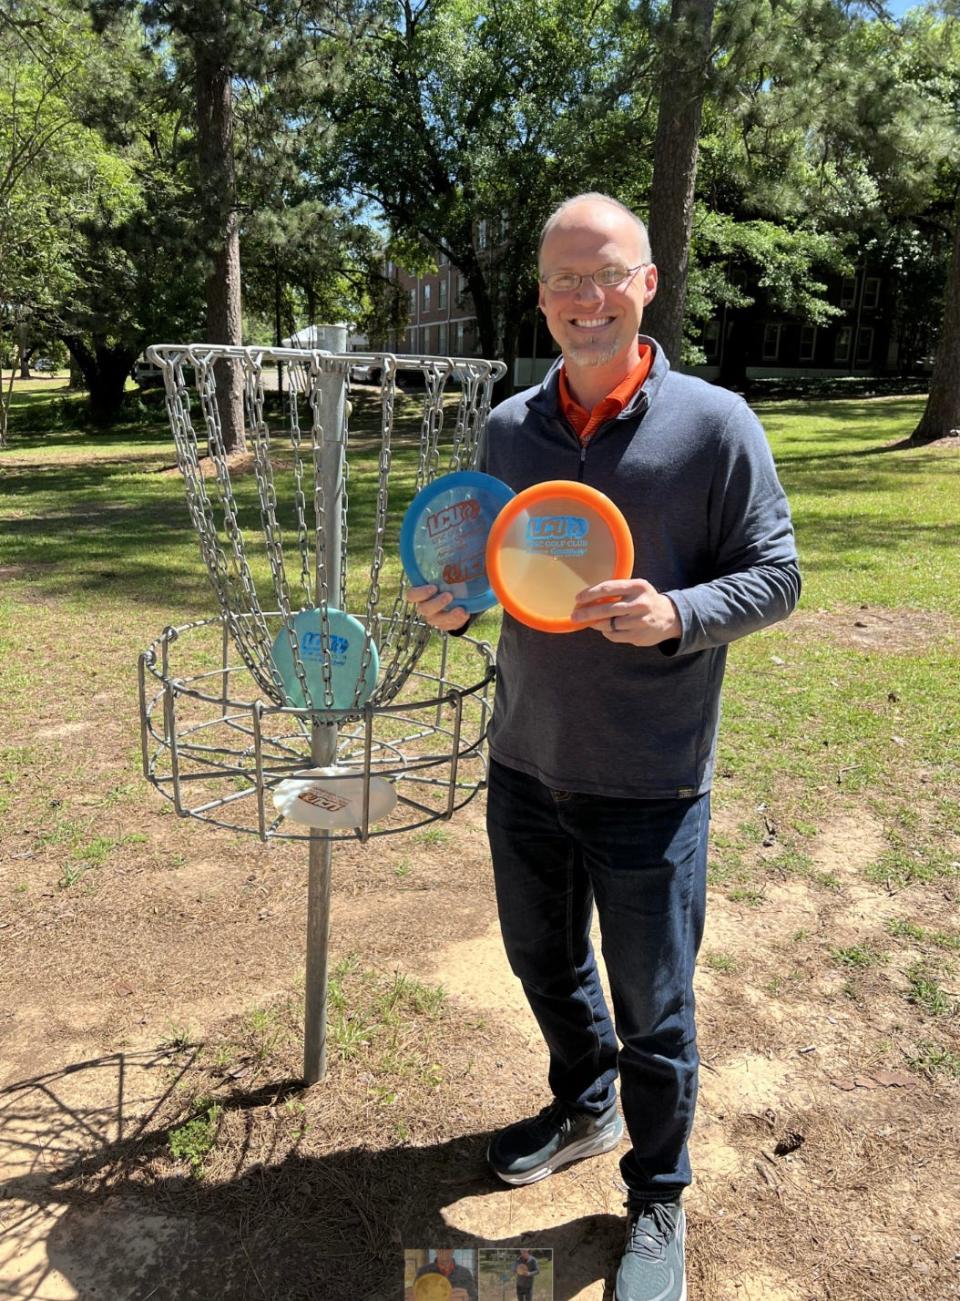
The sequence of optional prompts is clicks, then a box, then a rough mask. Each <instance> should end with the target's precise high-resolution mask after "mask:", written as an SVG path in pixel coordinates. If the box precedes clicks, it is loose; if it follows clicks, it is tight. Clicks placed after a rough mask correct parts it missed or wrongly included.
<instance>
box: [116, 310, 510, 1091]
mask: <svg viewBox="0 0 960 1301" xmlns="http://www.w3.org/2000/svg"><path fill="white" fill-rule="evenodd" d="M326 341H327V342H329V343H330V344H331V345H332V346H331V349H330V350H329V351H327V350H306V349H280V348H239V347H226V346H219V345H216V346H215V345H208V344H189V345H162V346H156V347H152V348H149V349H148V350H147V357H148V359H149V360H150V361H151V362H153V363H154V364H155V365H157V366H159V368H160V370H161V372H162V374H163V381H164V388H165V394H166V407H167V412H168V415H169V418H170V424H171V427H172V430H173V437H174V441H175V445H176V455H177V465H178V468H179V470H180V473H181V474H182V476H183V480H184V486H185V489H186V497H187V506H188V509H189V513H190V516H191V519H192V521H193V524H194V527H195V528H196V530H197V534H198V537H199V542H200V551H201V554H202V556H203V559H204V562H205V564H206V568H207V572H208V576H209V579H210V582H211V584H212V587H213V590H214V593H215V594H216V599H217V604H218V607H219V613H218V614H216V615H215V616H213V617H212V618H209V619H204V620H200V621H195V622H192V623H184V624H181V625H180V626H176V627H168V628H166V629H165V630H164V631H163V633H162V634H161V636H160V637H158V638H157V640H156V641H155V642H154V643H153V644H152V645H151V646H150V647H148V649H147V650H145V651H144V652H143V654H142V655H141V656H140V665H139V684H140V715H141V739H142V750H143V771H144V776H145V777H146V778H147V780H148V781H150V782H151V783H152V784H153V785H154V786H155V787H156V788H157V790H159V791H160V793H161V794H162V795H163V796H164V797H165V798H167V799H168V800H170V801H171V802H172V804H173V806H174V808H175V809H176V811H177V813H178V814H180V815H181V816H183V817H193V818H198V819H200V820H201V821H204V822H208V823H211V824H213V825H214V826H217V827H225V828H228V829H232V830H234V831H238V832H243V833H246V834H250V835H255V836H258V837H259V838H260V840H262V841H271V840H306V841H308V842H309V884H308V894H307V969H306V1013H305V1030H304V1078H305V1080H306V1082H307V1083H313V1082H314V1081H316V1080H318V1079H320V1078H321V1077H322V1075H323V1073H324V1069H325V1037H326V1020H325V1008H326V985H327V944H328V933H329V913H330V876H331V850H332V845H333V842H334V841H336V840H345V839H351V840H352V839H359V840H360V841H361V842H366V841H367V840H369V839H370V838H371V837H378V836H385V835H394V834H397V833H399V832H403V831H409V830H412V829H413V828H416V827H422V826H424V825H426V824H428V823H431V822H434V821H436V820H438V819H441V818H443V819H447V818H450V817H451V816H452V815H453V813H454V812H455V811H456V810H457V809H460V808H462V807H463V806H464V805H465V804H466V803H468V801H469V800H470V799H472V798H473V796H474V795H475V794H476V793H477V791H478V790H479V789H480V788H481V786H482V785H483V784H484V781H485V778H486V767H485V760H484V757H483V753H482V745H483V741H484V739H485V736H486V730H487V724H488V721H489V716H490V687H491V684H492V682H493V678H494V662H493V654H492V651H491V649H490V647H489V646H488V645H487V644H486V643H484V642H482V641H478V640H476V639H474V638H471V637H468V636H465V637H460V638H457V639H456V646H455V649H451V644H450V643H449V642H448V639H447V638H446V637H445V636H444V637H438V636H432V635H431V630H430V629H429V628H428V627H427V626H426V625H425V624H424V623H423V621H422V620H421V619H420V618H419V617H418V615H417V614H416V612H415V610H414V608H413V607H412V606H411V605H410V604H409V603H408V602H407V601H406V599H405V587H404V582H405V580H404V575H403V572H402V569H401V566H400V563H399V559H398V558H397V555H396V538H397V535H398V533H399V529H400V522H401V519H402V516H403V513H404V510H405V509H406V506H407V505H408V504H409V502H410V500H411V499H412V498H413V496H414V495H415V493H416V492H417V491H419V490H420V489H421V488H422V487H423V486H424V485H425V484H427V483H429V482H431V481H432V480H433V479H434V478H435V477H436V476H437V475H439V474H444V473H447V472H448V471H452V470H460V469H468V468H471V467H472V466H473V465H474V464H475V462H476V456H477V449H478V440H479V436H480V433H481V430H482V427H483V424H484V421H485V419H486V415H487V413H488V411H489V407H490V400H491V393H492V388H493V384H494V383H495V381H496V380H497V379H499V378H500V376H501V375H503V374H504V370H505V368H504V367H503V365H502V364H501V363H500V362H488V361H481V360H477V359H473V358H470V359H450V358H442V357H416V358H408V357H395V356H393V355H390V354H385V353H384V354H374V353H365V354H362V355H361V354H356V353H346V352H345V350H344V349H345V345H346V332H345V330H344V329H343V328H342V327H328V328H327V336H326ZM281 365H282V366H283V368H284V369H285V370H286V373H287V377H288V380H289V383H288V389H287V393H286V394H284V395H283V396H282V397H281V396H279V395H274V394H270V393H269V392H268V391H265V385H264V377H265V373H266V374H267V376H268V377H271V375H272V372H273V371H274V368H277V367H278V366H281ZM357 366H366V367H368V368H370V370H371V371H372V372H374V373H376V372H379V376H380V379H381V383H380V389H379V398H378V399H377V397H376V396H374V394H373V393H371V391H370V390H365V396H364V401H365V403H366V404H368V405H369V406H371V407H372V408H374V413H373V418H372V419H371V418H370V417H369V413H367V418H366V420H364V419H362V418H361V415H362V413H361V412H360V410H359V405H358V410H357V411H356V412H353V413H352V412H351V401H350V390H351V380H350V372H351V368H352V367H357ZM231 372H233V374H234V375H236V374H237V372H239V375H240V377H241V378H242V387H243V417H244V427H245V434H246V442H247V450H246V452H239V453H238V452H228V451H227V449H226V448H225V446H224V442H223V437H222V425H221V413H220V407H219V404H218V382H219V385H220V389H221V391H223V390H224V389H225V388H227V387H229V381H230V377H231ZM351 416H352V425H351ZM307 611H309V612H311V613H310V614H309V615H305V614H304V612H307ZM304 617H306V618H308V619H310V620H312V621H313V623H312V625H311V626H312V628H313V629H314V631H313V632H311V633H309V634H308V635H307V636H304V633H303V628H304V624H303V622H302V621H303V619H304ZM344 617H348V618H349V620H350V627H351V628H356V630H357V638H359V641H357V640H356V639H355V644H354V654H355V658H354V660H353V661H352V664H353V665H355V666H356V667H355V669H354V668H352V667H351V668H350V669H349V670H347V672H348V678H347V680H345V679H344V667H343V662H342V659H343V657H342V656H340V657H339V658H338V654H339V650H340V645H341V643H342V644H344V645H345V644H346V639H344V638H340V637H339V636H338V630H339V629H340V628H341V627H342V620H343V619H344ZM308 638H309V641H310V645H309V648H308V647H307V645H306V643H307V640H308ZM308 650H309V654H308ZM281 660H282V662H283V667H282V668H281ZM354 674H355V676H354ZM321 775H322V786H323V790H324V792H325V794H324V800H325V801H326V804H325V805H324V808H325V809H327V810H329V809H330V808H341V807H342V808H346V809H347V812H346V813H341V815H340V820H339V822H338V821H337V819H336V818H333V819H332V821H331V822H330V823H329V824H323V825H320V826H318V825H317V824H316V822H314V823H312V824H307V823H305V822H304V821H303V820H293V819H292V818H291V817H290V816H288V814H289V812H290V804H289V801H288V800H287V801H285V800H284V799H281V798H280V795H281V793H282V792H283V791H289V790H290V789H291V788H292V789H293V791H294V793H296V792H297V791H298V790H299V789H301V788H303V789H307V788H311V783H312V781H315V780H316V779H317V778H318V777H319V776H321ZM338 792H342V794H343V798H342V799H341V798H338ZM385 794H386V795H387V796H388V798H387V799H384V798H383V797H384V795H385ZM321 802H322V801H321ZM388 806H392V807H390V808H389V811H388V812H386V813H384V812H383V810H384V808H387V807H388ZM324 816H326V813H324ZM344 817H346V818H347V820H348V822H349V825H346V824H345V823H344V821H343V819H344ZM378 819H379V820H378Z"/></svg>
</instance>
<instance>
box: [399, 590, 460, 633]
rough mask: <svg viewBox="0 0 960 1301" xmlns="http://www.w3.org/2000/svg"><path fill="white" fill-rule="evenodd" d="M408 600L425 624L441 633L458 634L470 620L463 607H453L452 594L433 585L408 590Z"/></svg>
mask: <svg viewBox="0 0 960 1301" xmlns="http://www.w3.org/2000/svg"><path fill="white" fill-rule="evenodd" d="M407 600H408V601H409V602H410V603H411V604H412V605H415V606H416V607H417V613H418V614H419V615H420V617H421V619H423V621H424V622H425V623H428V624H429V625H430V627H431V628H436V629H438V630H439V631H440V632H456V631H457V629H459V628H463V627H465V626H466V624H467V623H468V622H469V619H470V616H469V614H467V612H466V610H465V609H464V608H463V606H462V605H453V603H452V602H453V593H452V592H441V591H439V590H438V589H437V588H436V587H434V586H433V584H428V585H427V586H425V587H409V588H407Z"/></svg>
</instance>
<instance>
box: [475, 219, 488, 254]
mask: <svg viewBox="0 0 960 1301" xmlns="http://www.w3.org/2000/svg"><path fill="white" fill-rule="evenodd" d="M486 247H487V219H486V217H484V218H483V219H482V220H481V221H478V222H477V248H486Z"/></svg>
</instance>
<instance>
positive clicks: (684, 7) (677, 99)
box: [644, 0, 715, 366]
mask: <svg viewBox="0 0 960 1301" xmlns="http://www.w3.org/2000/svg"><path fill="white" fill-rule="evenodd" d="M714 4H715V0H673V5H672V9H671V13H670V29H669V37H668V41H667V48H666V53H665V54H664V60H663V72H662V75H661V80H660V108H659V112H658V114H657V134H656V139H655V141H654V148H653V182H652V186H651V192H650V242H651V245H652V247H653V259H654V261H655V262H656V264H657V268H658V270H659V271H660V277H661V278H660V284H659V287H658V289H657V296H656V298H655V299H654V300H653V302H652V303H651V304H650V306H649V307H648V308H647V309H646V312H645V314H644V326H645V328H646V329H647V330H648V332H649V333H650V334H652V335H653V337H654V338H655V339H656V340H657V342H658V343H659V344H660V346H661V347H662V348H663V350H664V352H665V353H666V354H667V357H668V358H669V359H670V362H671V364H672V365H674V366H679V364H680V357H681V351H682V345H683V313H684V305H685V302H686V296H687V267H688V263H689V257H690V235H691V231H692V229H693V195H694V186H695V184H696V179H697V149H698V141H699V138H700V115H701V110H702V107H703V97H704V93H705V91H706V74H707V64H708V61H709V58H710V33H711V31H712V28H713V11H714Z"/></svg>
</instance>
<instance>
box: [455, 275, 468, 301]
mask: <svg viewBox="0 0 960 1301" xmlns="http://www.w3.org/2000/svg"><path fill="white" fill-rule="evenodd" d="M466 292H467V277H466V276H465V275H459V276H457V297H458V298H459V299H461V301H462V299H463V297H464V295H465V294H466Z"/></svg>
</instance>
